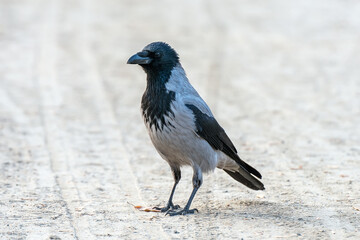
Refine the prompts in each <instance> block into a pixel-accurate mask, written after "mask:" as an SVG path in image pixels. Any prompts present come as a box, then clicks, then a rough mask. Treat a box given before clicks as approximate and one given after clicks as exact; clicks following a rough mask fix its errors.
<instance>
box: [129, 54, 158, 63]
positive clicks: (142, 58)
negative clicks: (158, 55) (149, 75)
mask: <svg viewBox="0 0 360 240" xmlns="http://www.w3.org/2000/svg"><path fill="white" fill-rule="evenodd" d="M141 55H142V56H141ZM144 55H145V54H143V52H139V53H137V54H134V55H132V56H131V57H130V58H129V60H128V61H127V64H140V65H142V64H150V63H151V62H152V59H151V58H149V57H147V56H144Z"/></svg>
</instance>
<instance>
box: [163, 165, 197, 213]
mask: <svg viewBox="0 0 360 240" xmlns="http://www.w3.org/2000/svg"><path fill="white" fill-rule="evenodd" d="M202 181H203V179H202V172H201V169H200V168H199V167H194V175H193V187H194V188H193V191H192V193H191V195H190V198H189V200H188V202H187V204H186V206H185V207H184V209H182V210H172V209H171V210H168V211H167V212H166V215H170V216H175V215H186V214H190V213H195V211H196V212H199V211H198V210H197V209H196V208H194V209H190V205H191V202H192V200H193V199H194V197H195V194H196V192H197V190H198V189H199V188H200V186H201V184H202Z"/></svg>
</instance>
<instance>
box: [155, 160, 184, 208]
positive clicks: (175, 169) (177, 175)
mask: <svg viewBox="0 0 360 240" xmlns="http://www.w3.org/2000/svg"><path fill="white" fill-rule="evenodd" d="M171 171H172V173H173V176H174V180H175V183H174V186H173V188H172V190H171V194H170V198H169V201H168V203H167V204H166V206H165V207H163V208H159V207H154V209H157V210H161V212H167V211H168V210H172V209H178V208H180V206H179V205H174V203H173V201H172V199H173V196H174V193H175V188H176V186H177V185H178V183H179V181H180V179H181V171H180V168H179V167H171Z"/></svg>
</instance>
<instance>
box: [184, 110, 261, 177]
mask: <svg viewBox="0 0 360 240" xmlns="http://www.w3.org/2000/svg"><path fill="white" fill-rule="evenodd" d="M185 106H186V107H188V108H189V109H190V110H191V111H192V112H193V114H194V116H195V124H196V128H197V129H196V133H197V134H198V135H199V136H200V137H202V138H203V139H205V140H206V141H207V142H208V143H209V144H210V146H211V147H213V148H214V149H215V150H220V151H222V152H224V153H225V154H226V155H227V156H229V157H230V158H232V159H234V160H235V161H236V162H237V163H238V164H239V165H240V166H242V167H243V168H244V169H246V170H247V171H248V172H249V173H252V174H254V175H255V176H256V177H258V178H260V179H261V174H260V173H259V172H258V171H257V170H256V169H255V168H253V167H251V166H250V165H249V164H247V163H246V162H244V161H243V160H241V159H240V157H239V156H238V155H237V150H236V148H235V146H234V144H233V143H232V142H231V140H230V138H229V137H228V136H227V135H226V133H225V131H224V129H223V128H222V127H221V126H220V125H219V123H218V122H217V121H216V119H215V118H214V117H211V116H208V115H207V114H205V113H203V112H201V111H200V110H199V109H198V108H197V107H196V106H194V105H192V104H185Z"/></svg>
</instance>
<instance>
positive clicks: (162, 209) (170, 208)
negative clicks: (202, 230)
mask: <svg viewBox="0 0 360 240" xmlns="http://www.w3.org/2000/svg"><path fill="white" fill-rule="evenodd" d="M179 208H180V206H179V205H174V204H168V205H167V206H166V207H162V208H161V207H153V209H156V210H160V211H161V212H168V211H172V210H174V209H179Z"/></svg>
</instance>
